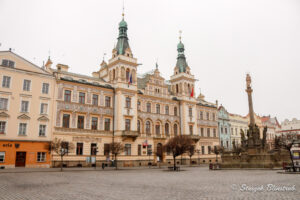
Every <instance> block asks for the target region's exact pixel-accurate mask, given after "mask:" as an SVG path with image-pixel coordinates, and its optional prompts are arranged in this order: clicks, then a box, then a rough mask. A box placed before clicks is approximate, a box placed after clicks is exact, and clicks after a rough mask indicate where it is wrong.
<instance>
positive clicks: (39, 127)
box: [38, 124, 47, 137]
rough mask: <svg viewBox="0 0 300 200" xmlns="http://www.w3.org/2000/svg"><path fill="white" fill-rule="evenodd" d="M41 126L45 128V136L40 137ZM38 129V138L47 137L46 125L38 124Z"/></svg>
mask: <svg viewBox="0 0 300 200" xmlns="http://www.w3.org/2000/svg"><path fill="white" fill-rule="evenodd" d="M41 126H45V134H44V135H40V130H41ZM38 129H39V130H38V134H39V137H46V136H47V125H46V124H39V126H38Z"/></svg>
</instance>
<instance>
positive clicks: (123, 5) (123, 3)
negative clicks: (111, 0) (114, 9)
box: [122, 0, 125, 20]
mask: <svg viewBox="0 0 300 200" xmlns="http://www.w3.org/2000/svg"><path fill="white" fill-rule="evenodd" d="M124 10H125V9H124V0H123V8H122V19H123V20H124V15H125V13H124Z"/></svg>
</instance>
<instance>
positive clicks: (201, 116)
mask: <svg viewBox="0 0 300 200" xmlns="http://www.w3.org/2000/svg"><path fill="white" fill-rule="evenodd" d="M200 120H203V112H202V111H200Z"/></svg>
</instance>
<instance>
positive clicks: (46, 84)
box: [42, 83, 49, 94]
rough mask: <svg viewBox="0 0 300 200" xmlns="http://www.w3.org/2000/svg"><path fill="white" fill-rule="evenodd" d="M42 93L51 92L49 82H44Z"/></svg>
mask: <svg viewBox="0 0 300 200" xmlns="http://www.w3.org/2000/svg"><path fill="white" fill-rule="evenodd" d="M42 93H43V94H48V93H49V83H43V89H42Z"/></svg>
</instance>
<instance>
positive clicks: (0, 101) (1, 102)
mask: <svg viewBox="0 0 300 200" xmlns="http://www.w3.org/2000/svg"><path fill="white" fill-rule="evenodd" d="M7 105H8V99H6V98H0V110H7Z"/></svg>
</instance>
